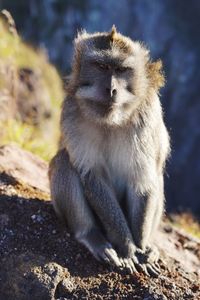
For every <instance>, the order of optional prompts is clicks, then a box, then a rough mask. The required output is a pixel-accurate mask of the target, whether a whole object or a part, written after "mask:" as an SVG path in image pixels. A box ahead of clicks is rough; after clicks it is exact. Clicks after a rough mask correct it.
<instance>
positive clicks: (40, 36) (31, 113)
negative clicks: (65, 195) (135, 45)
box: [0, 0, 200, 216]
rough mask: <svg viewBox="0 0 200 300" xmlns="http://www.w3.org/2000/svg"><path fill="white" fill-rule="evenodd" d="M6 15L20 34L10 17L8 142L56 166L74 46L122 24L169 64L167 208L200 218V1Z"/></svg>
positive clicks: (15, 6)
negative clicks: (82, 35)
mask: <svg viewBox="0 0 200 300" xmlns="http://www.w3.org/2000/svg"><path fill="white" fill-rule="evenodd" d="M0 9H1V10H2V9H7V10H8V11H9V12H10V13H11V14H12V16H13V19H14V20H15V22H16V29H17V32H16V29H15V26H14V25H13V24H12V19H10V20H9V16H7V15H6V14H4V16H3V17H2V18H1V23H0V120H1V128H0V129H1V132H0V138H1V141H0V143H1V144H2V143H5V142H9V141H11V140H14V141H15V142H18V143H19V144H20V145H22V146H23V147H25V148H27V149H29V150H31V151H33V152H35V153H37V154H39V155H40V156H42V157H43V158H45V159H46V160H49V159H50V157H51V156H52V155H53V153H54V152H55V151H56V150H55V149H56V143H57V134H58V131H57V129H58V116H59V111H60V103H61V101H62V98H63V88H62V80H63V78H64V76H66V75H67V74H68V73H69V72H70V61H71V57H72V40H73V38H74V36H75V35H76V33H77V31H78V30H80V29H82V28H85V29H86V30H87V31H89V32H93V31H108V30H110V28H111V27H112V25H113V24H115V25H116V27H117V29H118V30H119V31H120V32H121V33H122V34H124V35H128V36H130V37H131V38H132V39H136V40H140V41H143V42H144V43H145V45H147V47H148V48H149V49H150V51H151V56H152V58H153V59H154V60H155V59H158V58H161V59H162V60H163V64H164V70H165V75H166V80H167V84H166V87H165V88H163V89H162V91H161V101H162V105H163V107H164V112H165V113H164V118H165V122H166V124H167V127H168V130H169V132H170V136H171V144H172V156H171V158H170V160H169V162H168V164H167V174H166V198H167V207H168V209H169V210H176V211H177V210H178V211H179V210H186V211H187V210H191V211H192V212H193V213H194V214H196V215H197V216H200V67H199V66H200V38H199V36H200V34H199V30H200V1H198V0H190V1H186V0H176V1H174V0H165V1H160V0H151V1H149V0H118V1H115V0H109V1H97V0H74V1H73V0H71V1H70V0H40V1H39V0H29V1H27V0H0ZM23 41H25V43H24V42H23ZM30 45H31V46H30ZM52 124H53V125H52ZM49 139H50V140H51V146H48V147H46V143H47V142H48V140H49ZM46 148H48V149H46Z"/></svg>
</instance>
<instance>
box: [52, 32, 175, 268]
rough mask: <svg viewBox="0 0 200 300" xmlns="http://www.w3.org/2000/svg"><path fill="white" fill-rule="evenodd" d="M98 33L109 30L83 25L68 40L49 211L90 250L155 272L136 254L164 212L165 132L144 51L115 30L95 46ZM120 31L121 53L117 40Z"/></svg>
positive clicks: (146, 245)
mask: <svg viewBox="0 0 200 300" xmlns="http://www.w3.org/2000/svg"><path fill="white" fill-rule="evenodd" d="M99 37H100V39H99V40H98V43H100V41H101V38H102V37H105V38H108V37H109V33H102V34H98V33H97V34H96V35H95V34H94V35H87V33H83V34H82V36H79V37H78V39H77V40H76V42H75V59H74V65H73V73H72V76H71V77H70V82H69V87H68V96H67V98H66V100H65V101H64V103H63V108H62V115H61V133H62V134H61V141H60V148H61V150H60V151H59V152H58V153H57V155H56V156H55V158H54V159H53V160H52V162H51V164H50V172H49V174H50V185H51V195H52V199H53V202H54V206H55V209H56V212H57V213H58V214H59V215H61V216H63V217H64V218H65V219H66V220H67V223H68V226H69V228H70V230H71V231H72V232H73V233H74V235H75V237H76V238H77V239H78V240H79V241H80V242H82V243H83V244H84V245H85V246H86V247H88V249H89V250H90V251H91V252H92V253H93V255H94V256H95V257H96V258H98V259H100V260H104V261H107V262H110V263H114V264H116V265H118V266H120V265H121V266H125V267H127V268H129V269H130V270H131V271H132V272H133V271H136V268H137V270H142V271H144V272H145V273H150V274H153V273H154V274H155V273H156V271H155V269H156V268H155V266H154V265H150V264H149V263H148V262H146V263H144V262H143V261H142V260H141V255H142V254H143V256H144V254H145V253H146V252H147V249H150V247H151V243H152V236H153V234H154V233H155V232H156V229H157V227H158V225H159V223H160V219H161V217H162V213H163V207H164V191H163V170H164V165H165V161H166V158H167V156H168V154H169V149H170V148H169V137H168V133H167V130H166V128H165V125H164V123H163V117H162V109H161V105H160V101H159V97H158V94H157V90H156V89H155V88H153V87H151V83H150V82H151V78H149V76H148V74H147V64H148V60H149V57H148V52H147V51H146V50H145V48H144V47H142V46H141V45H140V44H139V43H134V42H132V41H131V40H129V39H127V38H126V37H123V36H121V35H120V34H118V33H116V32H115V34H114V37H113V36H112V41H113V40H114V39H116V44H110V43H109V44H108V45H109V46H107V47H108V49H106V50H105V49H104V50H99V49H96V48H95V46H94V44H95V43H97V42H96V39H97V38H99ZM102 39H103V38H102ZM119 39H121V40H122V41H123V43H127V49H129V52H128V53H127V51H128V50H126V51H125V52H124V51H123V49H124V48H123V49H119V46H118V47H117V45H118V44H117V41H118V40H119ZM102 43H103V46H104V47H105V45H104V43H105V41H104V40H103V41H102ZM87 45H90V47H88V46H87ZM95 45H96V44H95ZM98 45H99V44H98ZM121 45H122V44H121V43H120V46H121ZM103 46H102V47H103ZM123 47H124V46H123ZM100 48H101V47H100ZM84 57H85V60H84ZM91 57H92V61H91ZM88 60H89V63H88ZM102 64H103V65H102ZM120 68H121V69H120ZM117 70H119V71H117ZM154 83H155V79H154ZM148 251H149V250H148ZM116 252H117V253H116ZM137 253H140V254H139V255H137ZM138 260H139V261H138ZM135 267H136V268H135Z"/></svg>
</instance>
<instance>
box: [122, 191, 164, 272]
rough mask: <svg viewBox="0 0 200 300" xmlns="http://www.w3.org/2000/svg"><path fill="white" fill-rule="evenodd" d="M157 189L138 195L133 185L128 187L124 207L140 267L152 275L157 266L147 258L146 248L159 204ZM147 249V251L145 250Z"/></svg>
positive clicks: (156, 270)
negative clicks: (136, 248)
mask: <svg viewBox="0 0 200 300" xmlns="http://www.w3.org/2000/svg"><path fill="white" fill-rule="evenodd" d="M159 201H160V199H159V190H157V189H155V190H152V191H151V192H148V193H146V195H141V196H138V195H137V194H136V192H135V190H134V187H133V186H129V187H128V192H127V199H126V208H127V218H128V223H129V226H130V229H131V232H132V235H133V240H134V242H135V244H136V246H137V247H138V258H139V262H140V266H139V267H141V269H142V270H143V271H144V272H145V273H146V274H150V275H153V276H157V275H158V272H159V270H158V268H157V267H156V266H155V265H154V262H153V261H152V262H150V261H149V260H148V255H147V252H148V251H149V248H147V247H148V246H149V244H150V237H151V234H152V228H153V224H154V218H155V214H156V211H157V208H158V205H159ZM147 250H148V251H147Z"/></svg>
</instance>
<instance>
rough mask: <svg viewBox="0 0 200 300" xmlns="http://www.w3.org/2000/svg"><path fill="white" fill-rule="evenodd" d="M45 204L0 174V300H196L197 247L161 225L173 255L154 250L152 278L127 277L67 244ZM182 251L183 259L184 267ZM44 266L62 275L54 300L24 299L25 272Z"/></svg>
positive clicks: (31, 191)
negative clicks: (158, 257)
mask: <svg viewBox="0 0 200 300" xmlns="http://www.w3.org/2000/svg"><path fill="white" fill-rule="evenodd" d="M47 198H48V195H46V194H45V193H43V192H40V191H39V190H36V189H34V188H33V187H29V186H26V185H23V184H20V183H19V182H17V181H16V180H15V179H13V178H12V177H11V176H8V175H6V174H5V173H4V172H3V173H0V227H1V232H0V264H1V269H0V299H2V300H4V299H5V300H10V299H20V300H22V299H60V300H64V299H137V300H139V299H145V300H151V299H171V300H173V299H174V300H178V299H181V300H182V299H200V288H199V282H200V281H199V274H198V268H199V261H200V260H199V258H200V243H199V241H195V240H194V239H190V237H188V236H186V235H184V234H182V233H181V232H178V231H176V230H175V229H174V228H172V227H171V225H166V224H164V225H163V230H162V233H161V237H162V238H163V237H164V238H165V240H168V243H167V244H166V245H167V247H170V246H169V245H170V244H169V243H170V242H169V241H170V239H171V240H173V241H172V243H173V244H174V249H173V251H175V252H178V253H179V255H177V253H175V254H174V253H173V251H172V253H170V252H171V249H161V248H162V247H160V249H161V252H162V260H163V261H162V262H160V268H161V274H160V276H159V277H158V278H150V277H147V276H145V275H143V274H132V275H130V274H127V273H126V272H125V271H119V270H116V269H114V268H112V267H110V266H103V265H101V264H100V263H98V262H97V261H96V260H95V259H94V258H93V257H92V256H91V255H90V253H88V251H87V250H86V249H85V248H84V247H83V246H81V245H80V244H78V243H77V242H76V241H75V240H74V239H73V238H71V237H70V235H69V234H68V232H67V230H66V228H65V227H64V225H63V224H61V223H60V222H59V221H58V219H57V218H56V215H55V213H54V210H53V207H52V204H51V202H50V201H48V200H47ZM174 238H175V239H176V241H177V245H175V244H176V243H175V242H174ZM161 244H163V245H164V243H161ZM163 247H164V246H163ZM179 250H180V251H179ZM184 251H186V253H189V254H187V258H188V260H189V261H187V262H186V261H185V256H182V253H185V252H184ZM41 257H42V259H40V258H41ZM174 257H175V258H174ZM194 257H195V258H194ZM195 259H196V260H195ZM22 261H23V264H22V263H21V262H22ZM48 263H51V264H54V266H55V265H56V266H57V267H56V268H59V266H61V267H62V268H64V270H65V273H63V274H64V275H63V276H64V277H65V278H64V280H63V281H60V283H58V284H57V285H56V286H55V287H54V292H53V293H54V296H51V297H50V296H42V295H43V294H42V289H40V291H41V297H39V298H38V296H37V297H36V296H35V295H36V294H37V293H35V294H34V291H35V290H34V289H33V290H32V291H30V289H29V295H28V294H27V295H26V292H25V291H26V289H27V287H26V282H30V280H31V279H30V274H29V275H27V274H28V270H29V269H30V270H32V269H33V268H35V269H34V271H32V273H31V274H32V275H33V273H34V274H36V273H37V276H38V274H44V273H45V272H44V270H45V266H46V264H48ZM185 264H187V265H188V268H185V267H184V265H185ZM13 266H14V267H13ZM12 268H13V269H12ZM20 272H21V273H20ZM46 272H47V271H46ZM48 272H49V271H48ZM15 273H16V274H17V279H15V280H14V279H12V278H14V277H15ZM48 274H49V273H48ZM19 276H22V279H23V280H25V279H26V281H23V280H21V279H20V280H21V281H20V285H19V286H17V287H16V285H17V284H18V283H19V282H18V281H19ZM27 276H29V277H27ZM41 276H42V275H41ZM34 278H35V277H34ZM45 278H47V277H45ZM48 278H49V277H48ZM16 280H18V281H16ZM27 280H29V281H27ZM44 282H45V280H44ZM40 284H41V282H40ZM40 286H41V285H40ZM34 288H35V286H34ZM20 289H21V291H22V290H23V294H22V293H21V294H20ZM19 295H21V296H19ZM30 295H32V296H30ZM52 297H53V298H52Z"/></svg>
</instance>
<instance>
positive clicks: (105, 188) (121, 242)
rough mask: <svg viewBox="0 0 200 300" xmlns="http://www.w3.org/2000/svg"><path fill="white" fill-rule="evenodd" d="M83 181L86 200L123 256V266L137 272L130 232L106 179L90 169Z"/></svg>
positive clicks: (136, 261) (134, 249)
mask: <svg viewBox="0 0 200 300" xmlns="http://www.w3.org/2000/svg"><path fill="white" fill-rule="evenodd" d="M83 183H84V187H85V192H86V195H87V198H88V201H89V203H90V205H91V207H92V208H93V210H94V211H95V213H96V214H97V216H98V217H99V219H100V221H101V223H102V225H103V228H104V230H105V231H106V234H107V237H108V239H109V241H110V242H111V244H112V245H113V246H114V247H115V248H116V249H117V252H118V253H119V255H120V256H122V257H123V258H124V259H122V260H121V262H122V264H123V266H124V267H125V268H128V269H129V270H130V271H131V272H137V269H136V268H135V264H138V260H137V257H136V256H135V251H136V247H135V245H134V243H133V239H132V234H131V232H130V230H129V227H128V225H127V222H126V219H125V216H124V214H123V211H122V209H121V207H120V205H119V203H118V201H117V199H116V196H115V193H114V191H113V189H112V187H111V185H109V183H108V180H105V179H104V177H103V176H102V175H100V174H99V173H97V172H95V171H90V172H89V173H88V174H87V175H85V176H84V178H83Z"/></svg>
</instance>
